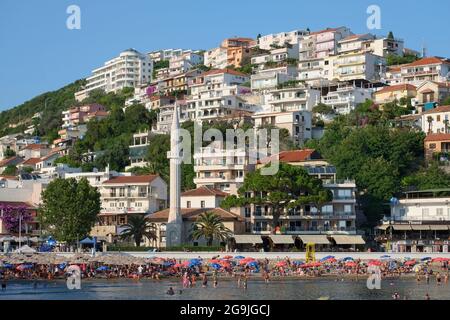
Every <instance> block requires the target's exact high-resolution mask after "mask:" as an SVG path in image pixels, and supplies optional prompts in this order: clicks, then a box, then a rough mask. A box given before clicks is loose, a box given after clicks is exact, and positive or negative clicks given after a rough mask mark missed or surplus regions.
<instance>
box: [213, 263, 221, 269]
mask: <svg viewBox="0 0 450 320" xmlns="http://www.w3.org/2000/svg"><path fill="white" fill-rule="evenodd" d="M211 267H212V268H214V269H216V270H219V269H220V268H221V266H220V264H218V263H212V264H211Z"/></svg>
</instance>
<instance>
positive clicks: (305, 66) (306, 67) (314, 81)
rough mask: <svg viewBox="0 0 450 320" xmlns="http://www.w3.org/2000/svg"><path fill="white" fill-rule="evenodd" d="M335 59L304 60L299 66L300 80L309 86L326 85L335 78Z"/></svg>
mask: <svg viewBox="0 0 450 320" xmlns="http://www.w3.org/2000/svg"><path fill="white" fill-rule="evenodd" d="M333 62H334V59H333V58H314V59H309V60H302V61H300V62H299V64H298V78H297V79H298V80H300V81H304V82H305V83H307V84H309V85H318V86H320V85H324V84H326V83H328V81H330V80H332V77H333Z"/></svg>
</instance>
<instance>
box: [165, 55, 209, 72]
mask: <svg viewBox="0 0 450 320" xmlns="http://www.w3.org/2000/svg"><path fill="white" fill-rule="evenodd" d="M169 62H170V64H169V75H170V76H176V75H179V74H182V73H186V72H188V71H189V70H191V69H192V68H194V67H195V66H197V65H199V64H203V55H201V54H199V53H195V52H186V53H184V54H183V55H181V56H180V57H173V58H171V59H170V60H169Z"/></svg>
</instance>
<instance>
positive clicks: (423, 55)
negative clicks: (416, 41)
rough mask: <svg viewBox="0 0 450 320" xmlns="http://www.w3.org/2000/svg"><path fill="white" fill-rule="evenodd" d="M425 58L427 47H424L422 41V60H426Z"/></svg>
mask: <svg viewBox="0 0 450 320" xmlns="http://www.w3.org/2000/svg"><path fill="white" fill-rule="evenodd" d="M426 56H427V46H426V44H425V40H424V41H423V44H422V58H426Z"/></svg>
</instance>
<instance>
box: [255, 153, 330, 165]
mask: <svg viewBox="0 0 450 320" xmlns="http://www.w3.org/2000/svg"><path fill="white" fill-rule="evenodd" d="M275 157H276V156H270V157H267V158H265V159H262V160H260V161H258V163H260V164H266V163H269V162H271V161H272V160H274V159H275ZM312 159H316V160H318V159H322V156H321V155H320V154H319V153H318V152H317V151H316V150H314V149H303V150H295V151H283V152H281V153H279V160H280V162H283V163H289V162H303V161H307V160H312Z"/></svg>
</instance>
